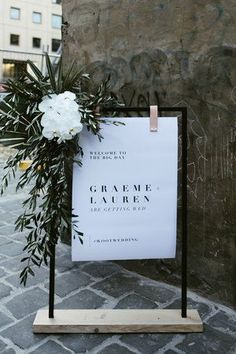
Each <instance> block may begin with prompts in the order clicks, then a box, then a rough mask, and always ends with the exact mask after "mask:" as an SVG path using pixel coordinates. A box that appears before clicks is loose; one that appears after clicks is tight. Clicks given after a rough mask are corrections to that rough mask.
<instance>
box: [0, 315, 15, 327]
mask: <svg viewBox="0 0 236 354" xmlns="http://www.w3.org/2000/svg"><path fill="white" fill-rule="evenodd" d="M11 322H12V319H11V318H10V317H8V316H6V315H5V314H4V313H2V312H0V328H1V327H3V326H6V325H7V324H9V323H11Z"/></svg>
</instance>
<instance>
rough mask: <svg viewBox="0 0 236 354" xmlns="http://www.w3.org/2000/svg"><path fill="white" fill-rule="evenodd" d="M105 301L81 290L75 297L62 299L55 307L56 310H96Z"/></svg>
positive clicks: (91, 292) (87, 291)
mask: <svg viewBox="0 0 236 354" xmlns="http://www.w3.org/2000/svg"><path fill="white" fill-rule="evenodd" d="M105 301H106V300H105V299H104V298H103V297H101V296H99V295H97V294H95V293H94V292H93V291H90V290H82V291H80V292H79V293H78V294H76V295H72V296H70V297H68V298H66V299H64V300H63V301H62V302H61V303H58V304H56V305H55V308H57V309H96V308H99V307H101V306H102V305H103V304H104V302H105Z"/></svg>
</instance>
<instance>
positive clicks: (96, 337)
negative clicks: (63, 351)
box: [59, 334, 110, 353]
mask: <svg viewBox="0 0 236 354" xmlns="http://www.w3.org/2000/svg"><path fill="white" fill-rule="evenodd" d="M108 338H110V335H105V334H70V335H62V336H60V337H59V341H60V342H62V343H63V345H64V346H65V347H66V348H69V349H70V350H72V352H73V353H89V352H90V351H91V350H92V349H93V348H95V347H97V346H98V345H100V344H101V343H102V342H103V341H104V340H106V339H108Z"/></svg>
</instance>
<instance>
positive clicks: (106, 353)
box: [97, 343, 135, 354]
mask: <svg viewBox="0 0 236 354" xmlns="http://www.w3.org/2000/svg"><path fill="white" fill-rule="evenodd" d="M118 353H119V354H134V353H135V352H133V351H131V350H129V349H128V348H126V347H124V346H123V345H120V344H117V343H114V344H111V345H108V346H107V347H105V348H104V349H102V350H99V351H98V352H97V354H118Z"/></svg>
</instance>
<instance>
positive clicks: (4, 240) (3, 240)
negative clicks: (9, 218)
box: [0, 236, 11, 251]
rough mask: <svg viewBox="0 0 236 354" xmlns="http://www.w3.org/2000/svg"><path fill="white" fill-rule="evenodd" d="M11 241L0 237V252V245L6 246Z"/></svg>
mask: <svg viewBox="0 0 236 354" xmlns="http://www.w3.org/2000/svg"><path fill="white" fill-rule="evenodd" d="M10 242H11V240H9V238H6V237H4V236H0V251H1V247H2V245H6V244H7V243H10Z"/></svg>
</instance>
